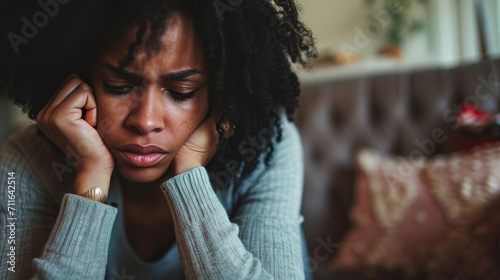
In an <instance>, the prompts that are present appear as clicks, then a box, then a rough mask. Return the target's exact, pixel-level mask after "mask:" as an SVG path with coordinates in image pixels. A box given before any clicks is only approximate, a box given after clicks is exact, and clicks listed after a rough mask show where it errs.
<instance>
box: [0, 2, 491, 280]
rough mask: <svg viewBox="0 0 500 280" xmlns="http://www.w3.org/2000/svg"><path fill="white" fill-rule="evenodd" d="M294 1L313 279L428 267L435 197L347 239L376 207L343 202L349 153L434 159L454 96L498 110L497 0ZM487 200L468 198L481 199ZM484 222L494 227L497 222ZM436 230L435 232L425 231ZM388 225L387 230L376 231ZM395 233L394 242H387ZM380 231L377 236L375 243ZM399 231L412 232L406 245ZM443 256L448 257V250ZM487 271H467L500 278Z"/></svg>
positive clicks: (2, 128) (350, 178)
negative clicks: (307, 56)
mask: <svg viewBox="0 0 500 280" xmlns="http://www.w3.org/2000/svg"><path fill="white" fill-rule="evenodd" d="M298 2H299V3H300V4H301V6H302V18H303V20H304V22H305V23H306V24H307V25H308V26H309V27H310V28H311V29H312V31H313V33H314V34H315V36H316V39H317V47H318V50H319V57H318V58H317V59H316V60H315V61H313V62H312V65H311V69H309V70H308V71H305V70H303V69H300V68H299V67H297V73H298V76H299V79H300V81H301V84H302V89H303V90H302V99H301V108H300V109H299V111H298V114H297V120H296V123H297V126H298V128H299V131H300V133H301V137H302V141H303V144H304V157H305V168H306V170H305V182H304V186H305V190H304V199H303V211H302V212H303V214H304V217H305V221H304V225H303V227H304V230H305V234H306V239H307V245H308V248H309V255H310V259H309V262H310V264H311V272H312V274H313V275H314V278H315V279H332V278H334V279H365V277H367V275H369V276H370V277H369V279H403V278H411V277H418V275H419V272H422V271H424V272H425V273H427V272H428V271H429V268H428V266H426V265H427V264H426V261H427V260H429V259H432V257H433V256H435V255H436V254H437V253H436V252H435V251H432V247H433V246H434V247H436V248H437V247H438V246H437V245H438V244H441V245H442V244H446V242H447V241H446V240H447V238H444V237H443V236H448V235H447V234H448V233H447V232H445V231H444V230H443V229H442V227H441V228H440V227H439V226H436V224H433V225H432V226H426V225H425V221H426V220H427V218H426V217H429V216H430V215H434V214H432V213H426V212H425V211H427V210H426V209H439V207H437V206H436V205H435V204H436V203H434V204H432V203H431V202H428V203H427V204H425V205H424V206H422V209H421V210H419V211H420V212H417V214H416V217H417V218H415V219H416V220H417V221H418V223H417V224H416V225H417V227H416V228H414V229H415V230H406V233H405V234H408V232H413V233H414V235H413V237H412V238H413V239H411V238H406V239H405V238H403V239H401V238H399V235H398V234H399V233H400V232H398V231H397V230H394V228H384V227H380V225H378V226H377V225H376V224H377V223H376V222H374V223H373V224H372V225H374V226H373V227H372V228H369V229H365V230H362V231H358V232H357V235H356V236H357V238H358V239H359V240H357V241H356V240H355V241H353V238H354V237H353V228H354V227H355V225H356V223H355V222H354V214H356V215H357V216H356V217H358V218H359V217H367V218H366V219H364V221H368V220H369V221H373V217H374V216H375V214H373V213H375V212H376V211H375V210H373V209H371V210H370V205H372V204H373V205H375V204H376V203H375V202H373V203H371V202H367V203H366V205H368V206H367V207H368V208H364V209H362V210H360V209H358V210H359V211H358V210H356V211H357V212H356V211H354V210H353V206H355V202H356V201H359V199H357V198H356V196H357V195H359V194H360V193H361V190H360V189H359V188H358V187H359V186H358V185H357V182H359V178H358V176H359V174H360V173H359V172H358V171H359V169H360V166H359V165H357V164H358V163H357V162H356V160H355V159H356V155H357V153H358V152H359V150H360V149H363V148H371V149H375V150H377V151H380V152H386V153H391V154H394V155H398V156H400V157H401V158H403V157H408V156H410V157H411V156H412V155H413V156H414V157H416V155H423V156H424V157H425V158H432V157H433V156H434V155H437V154H442V153H444V154H447V153H450V152H455V151H457V150H459V149H458V146H459V145H458V144H459V142H460V136H459V135H458V130H457V129H456V126H455V124H456V123H457V122H456V120H457V117H456V116H457V114H458V113H459V108H460V106H461V105H462V104H464V102H468V103H470V104H472V105H473V107H474V108H476V109H481V110H485V111H486V112H489V113H498V112H499V110H500V106H499V105H500V102H499V100H500V82H499V80H500V61H499V57H500V0H299V1H298ZM0 117H1V118H2V120H4V121H2V122H0V143H2V142H3V141H4V140H5V139H6V137H7V136H8V135H9V134H10V133H12V132H13V131H15V130H18V129H20V128H22V127H24V126H26V125H29V124H30V123H32V121H30V120H28V119H27V118H26V117H25V116H24V115H23V114H22V112H20V110H19V109H18V108H15V107H14V106H12V105H10V103H9V102H6V101H5V100H1V103H0ZM438 132H439V133H438ZM442 139H444V140H443V141H441V140H442ZM379 165H382V164H379ZM399 166H400V165H399ZM397 167H398V165H396V168H397ZM498 167H499V168H500V165H499V166H498ZM498 181H499V182H500V175H499V180H498ZM488 184H489V183H488ZM483 185H484V184H483ZM407 189H408V188H403V189H402V190H400V189H397V190H396V191H394V193H396V194H395V195H394V197H395V198H394V197H393V198H394V199H393V201H392V202H391V201H389V202H387V203H386V204H384V203H382V206H383V207H386V206H388V207H386V208H384V209H386V212H383V213H385V214H384V215H386V216H391V215H394V213H396V212H395V211H396V210H397V211H399V212H401V211H403V210H401V209H404V206H405V205H412V201H409V200H405V199H403V198H405V196H404V194H405V190H407ZM491 190H492V191H490V192H488V193H489V194H490V196H488V199H489V198H490V197H494V196H495V195H496V196H498V193H499V192H500V184H499V183H496V184H493V185H492V187H491ZM387 191H388V192H391V190H387ZM422 192H424V191H422ZM462 193H464V192H462ZM465 193H470V192H467V190H466V191H465ZM398 194H400V196H398ZM453 195H454V194H453ZM453 195H451V196H453ZM368 197H370V195H368ZM482 199H483V198H482ZM488 199H486V198H484V199H483V200H481V201H483V202H482V203H479V204H478V205H482V206H481V207H483V206H485V205H487V203H486V201H488ZM366 201H370V199H367V200H366ZM366 201H365V202H366ZM464 201H467V199H464ZM397 202H399V204H398V203H397ZM429 203H430V204H429ZM497 204H498V203H497ZM395 205H396V206H398V205H399V206H398V207H399V208H398V207H396V206H395ZM464 205H465V204H464ZM471 205H472V204H471ZM389 206H390V207H389ZM469 206H470V205H469ZM469 206H467V207H469ZM472 206H474V205H472ZM472 206H471V207H472ZM391 207H392V208H391ZM456 207H458V208H456V209H462V208H460V207H462V206H456ZM463 207H465V206H463ZM358 208H359V204H358ZM443 208H445V207H443ZM387 209H388V210H387ZM398 209H399V210H398ZM464 209H465V208H464ZM481 209H482V208H481ZM372 210H373V211H372ZM353 211H354V212H353ZM360 211H361V212H363V211H364V212H363V213H364V215H365V216H363V215H361V214H360ZM412 211H413V210H412ZM440 211H441V212H439V213H440V214H435V215H436V216H439V217H441V218H440V219H444V218H443V217H442V216H443V215H444V214H443V212H446V211H445V210H440ZM403 212H404V211H403ZM403 212H401V213H403ZM410 212H411V211H410ZM497 212H500V211H497ZM404 213H406V212H404ZM411 213H413V212H411ZM379 214H380V213H379ZM402 215H403V214H402ZM404 215H406V214H404ZM391 217H392V216H391ZM379 218H380V217H379ZM379 220H380V219H379ZM443 224H445V222H444V221H443ZM413 226H415V225H413ZM446 227H447V228H453V227H452V226H450V225H447V226H446ZM403 228H404V229H408V228H411V226H410V227H408V226H407V227H403ZM494 228H496V229H500V225H498V226H495V227H494ZM417 229H420V230H424V232H419V231H418V230H417ZM435 229H439V232H438V233H436V232H433V230H435ZM387 232H391V234H392V235H384V234H385V233H387ZM424 235H425V236H426V238H430V237H429V236H438V235H439V236H440V237H439V238H437V237H436V238H434V237H433V238H434V239H432V238H431V239H432V240H434V241H433V242H430V243H429V242H427V241H426V240H427V239H426V240H424V241H422V240H421V239H419V238H420V236H424ZM398 238H399V240H400V241H401V240H403V241H401V242H399V241H398V242H396V240H398ZM354 239H356V238H354ZM381 239H383V240H385V243H384V242H379V241H380V240H381ZM367 240H368V241H367ZM377 240H378V241H377ZM405 240H413V241H412V242H413V247H412V246H410V245H411V244H410V245H408V244H405V242H404V241H405ZM436 240H439V242H437V241H436ZM475 240H489V239H487V238H476V239H475ZM495 240H496V241H494V242H493V243H492V244H493V245H492V244H490V243H488V245H487V246H489V247H488V248H497V247H498V248H500V236H498V238H497V239H495ZM455 241H456V240H455ZM488 242H489V241H488ZM495 242H496V243H495ZM373 244H376V245H377V246H378V245H379V244H386V247H387V248H389V249H387V248H386V247H384V248H385V249H384V250H385V251H383V250H382V249H380V248H379V249H374V248H373V246H372V245H373ZM429 244H431V245H432V246H431V245H429ZM495 244H496V245H495ZM370 246H372V247H370ZM391 246H392V247H391ZM495 246H496V247H495ZM377 248H378V247H377ZM401 248H403V249H401ZM342 250H343V251H342ZM380 250H382V251H380ZM497 251H498V250H497ZM352 252H354V253H352ZM356 252H357V253H358V255H356ZM374 252H375V253H374ZM380 252H383V253H380ZM391 252H392V253H391ZM415 252H418V254H415ZM440 254H441V255H442V254H444V253H442V252H441V253H440ZM499 255H500V254H498V252H497V256H499ZM366 256H369V257H370V258H369V259H366ZM401 256H405V257H404V258H403V257H401ZM413 256H414V257H413ZM469 256H470V255H469ZM465 259H467V258H465ZM433 260H434V259H433ZM475 260H477V258H475V257H474V259H473V260H472V261H475ZM481 260H482V259H481ZM435 261H436V262H439V261H443V260H435ZM488 261H491V260H485V261H484V262H485V263H487V262H488ZM434 263H435V262H434ZM481 263H482V261H481ZM496 263H497V264H498V262H496ZM497 266H498V265H497ZM372 267H376V268H382V270H383V271H378V270H375V271H374V270H372V269H371V268H372ZM446 267H448V268H450V267H451V268H454V265H453V263H452V262H451V261H449V263H447V266H446ZM463 267H467V265H466V264H463ZM367 268H370V269H367ZM434 268H435V267H434ZM482 269H483V270H485V268H484V267H483V268H482ZM348 270H351V271H350V272H344V271H348ZM386 270H387V271H390V272H386ZM471 270H473V269H471ZM401 271H403V272H401ZM433 271H434V272H435V270H433ZM477 271H482V270H481V269H478V270H477ZM425 273H424V274H425ZM493 273H496V272H493ZM425 275H426V276H427V274H425ZM491 275H497V274H491ZM497 276H498V278H494V276H492V278H488V277H486V278H485V277H479V278H477V277H476V278H473V279H500V275H497ZM447 277H448V276H447ZM418 279H427V278H425V277H424V278H418ZM432 279H445V278H444V277H443V278H432ZM447 279H468V278H466V277H462V276H460V277H459V278H454V276H450V277H449V278H447Z"/></svg>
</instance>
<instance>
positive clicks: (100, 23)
mask: <svg viewBox="0 0 500 280" xmlns="http://www.w3.org/2000/svg"><path fill="white" fill-rule="evenodd" d="M53 3H55V4H53V6H52V11H54V10H56V9H55V8H54V7H55V5H58V7H57V9H58V14H57V15H55V16H54V17H53V18H51V20H53V21H54V23H53V22H50V24H52V26H53V29H49V26H47V29H46V30H42V29H40V35H38V36H40V37H41V36H47V38H46V40H45V41H44V42H47V41H48V42H50V44H49V45H50V46H46V45H44V43H40V42H39V41H34V42H33V43H32V42H29V44H31V45H29V44H24V45H23V44H19V45H17V47H18V51H19V53H20V55H19V57H13V58H12V60H11V61H8V63H11V64H12V65H16V68H15V69H14V68H11V69H8V71H6V70H4V71H5V72H4V73H8V74H9V75H7V76H4V77H8V78H4V79H3V83H2V90H3V91H6V92H8V93H9V94H11V97H12V98H13V99H14V101H16V102H17V103H18V104H21V105H28V107H27V110H28V115H29V116H30V117H32V118H36V121H37V126H38V130H39V131H41V132H42V133H40V132H38V133H37V127H35V126H32V127H29V128H28V129H26V130H24V131H22V132H20V133H18V134H16V135H13V136H11V138H10V139H9V140H8V141H7V142H6V143H5V144H4V146H3V148H2V151H1V166H2V174H1V175H0V176H2V184H3V185H4V186H3V188H2V190H1V192H0V196H1V199H2V202H4V201H8V200H10V201H12V203H13V204H12V205H13V206H14V207H11V209H9V208H8V207H7V203H3V204H2V206H1V207H2V211H3V213H2V216H1V217H2V223H3V224H5V225H8V224H9V223H10V222H11V221H15V223H16V224H15V226H16V229H15V231H14V235H15V237H14V238H13V239H14V240H15V241H14V243H13V244H10V243H9V234H2V235H1V237H2V238H1V239H2V240H0V241H1V242H2V243H1V244H2V245H3V247H2V264H1V265H2V273H3V274H4V275H7V276H8V277H12V278H14V279H25V278H30V277H34V278H36V279H39V278H40V279H103V278H105V279H133V278H134V277H135V279H165V278H168V279H182V278H187V279H194V278H196V279H200V278H201V279H302V278H304V267H303V264H302V261H303V257H302V251H301V237H300V233H301V231H300V225H301V222H302V217H301V215H300V212H299V211H300V202H301V195H302V154H301V147H300V139H299V136H298V133H297V131H296V128H295V127H294V126H293V124H292V123H291V122H290V121H291V119H292V116H293V112H294V111H295V109H296V107H297V99H298V96H299V84H298V81H297V78H296V76H295V74H294V73H293V72H292V71H291V69H290V61H292V62H300V63H302V64H303V65H304V64H305V61H306V60H307V59H309V58H312V57H313V56H314V46H313V41H312V38H311V33H310V31H309V30H308V29H307V28H305V27H304V26H303V24H302V23H301V22H300V21H299V20H298V15H297V9H296V6H295V4H294V2H293V1H291V0H288V1H274V2H272V3H271V2H269V1H263V0H252V1H228V2H225V1H218V0H216V1H206V0H205V1H201V0H200V1H194V0H193V1H185V0H183V1H180V0H179V1H175V0H174V1H149V2H147V3H146V2H145V1H142V2H137V3H134V2H127V3H125V4H124V3H116V2H109V1H108V2H75V3H72V2H71V3H68V4H64V5H63V4H61V3H60V4H57V3H59V2H55V1H54V2H53ZM68 26H70V27H71V28H69V27H68ZM42 31H43V32H46V33H45V34H46V35H43V33H42ZM62 34H65V37H64V38H61V36H62ZM51 36H53V37H51ZM37 39H39V38H35V39H33V40H37ZM47 39H49V40H47ZM23 48H24V49H23ZM23 51H24V52H25V54H24V55H23V54H22V52H23ZM42 51H44V52H45V53H44V54H45V56H44V57H43V58H40V57H39V56H38V54H37V52H42ZM26 57H27V58H26ZM30 57H31V58H30ZM33 57H35V58H36V59H37V61H35V63H34V61H33V60H32V59H33ZM33 73H36V74H35V75H33ZM52 80H57V81H61V80H62V82H57V83H58V84H51V82H49V81H52ZM45 92H47V93H48V94H44V93H45ZM280 112H282V113H280ZM286 115H288V118H287V117H286ZM11 175H12V176H11ZM7 176H10V177H9V178H7ZM12 181H14V182H15V183H14V184H15V186H16V187H15V189H14V191H13V192H11V193H9V192H7V190H12V189H9V186H10V185H9V186H8V184H9V183H11V182H12ZM111 202H115V203H116V204H117V205H116V204H114V203H111ZM9 210H14V211H11V212H9ZM13 218H16V220H14V219H13ZM7 244H10V245H12V246H13V247H10V245H9V246H7ZM11 251H15V258H14V261H13V262H12V261H11V259H12V257H11V256H9V254H10V253H11ZM4 258H6V259H4ZM4 260H5V261H4ZM8 261H11V263H8ZM12 267H14V268H12ZM14 270H15V272H14Z"/></svg>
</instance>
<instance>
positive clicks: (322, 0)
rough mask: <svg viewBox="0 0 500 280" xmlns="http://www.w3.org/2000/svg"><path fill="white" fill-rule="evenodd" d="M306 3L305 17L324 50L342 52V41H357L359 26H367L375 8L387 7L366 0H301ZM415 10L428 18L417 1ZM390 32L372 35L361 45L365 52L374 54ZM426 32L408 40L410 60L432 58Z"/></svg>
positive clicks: (321, 49)
mask: <svg viewBox="0 0 500 280" xmlns="http://www.w3.org/2000/svg"><path fill="white" fill-rule="evenodd" d="M298 2H299V3H300V4H301V5H302V7H303V13H302V19H303V20H304V21H305V22H306V24H307V25H308V26H309V27H310V28H311V29H312V30H313V32H314V33H315V34H316V37H317V40H318V42H317V46H318V49H319V51H320V52H325V51H334V52H337V53H339V52H342V48H341V46H342V44H343V43H347V44H351V45H354V44H355V39H356V36H357V33H356V31H355V30H356V28H359V29H361V30H364V29H365V27H366V24H367V23H368V22H369V21H370V15H371V13H373V12H377V11H381V10H383V7H381V6H377V7H374V8H373V9H372V8H370V7H368V6H366V5H365V4H364V1H363V0H298ZM378 2H382V1H378ZM383 2H385V1H383ZM413 7H414V8H412V11H411V13H412V14H413V15H416V16H418V17H423V18H424V19H425V20H427V18H428V16H427V11H426V8H425V7H423V6H419V5H414V6H413ZM385 39H386V33H385V32H382V33H380V34H379V35H378V36H375V37H373V38H372V39H371V41H370V44H368V45H367V46H364V47H362V48H360V49H361V51H362V53H363V55H366V56H373V54H375V53H376V52H377V50H378V49H379V48H380V47H381V46H382V45H383V44H384V42H385ZM429 48H430V47H429V43H428V35H427V33H426V32H422V33H418V34H414V35H413V36H411V37H409V39H408V40H407V43H406V44H405V47H404V49H405V53H406V54H410V55H407V56H406V57H405V60H406V61H420V60H422V59H429V57H430V49H429Z"/></svg>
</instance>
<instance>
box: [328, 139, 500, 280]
mask: <svg viewBox="0 0 500 280" xmlns="http://www.w3.org/2000/svg"><path fill="white" fill-rule="evenodd" d="M356 161H357V167H358V177H357V181H356V199H355V202H354V205H353V208H352V209H351V218H352V220H353V222H354V227H353V229H352V230H351V231H350V232H349V233H348V235H347V237H346V238H345V240H344V242H343V244H342V246H341V249H340V252H339V254H338V256H337V257H336V258H335V259H334V260H333V262H332V266H333V267H334V268H335V269H337V270H338V269H348V270H350V269H353V270H366V269H367V268H368V269H369V268H376V269H380V268H382V269H399V270H401V269H402V270H404V271H405V272H406V274H407V275H408V276H412V275H416V274H417V273H422V272H425V273H430V274H433V273H434V274H438V273H439V271H441V270H440V267H439V265H438V264H443V265H444V264H445V263H446V261H445V259H446V258H448V257H449V258H450V259H451V258H452V257H453V256H451V255H448V256H446V257H443V254H449V252H450V251H451V249H450V248H453V245H452V244H451V243H450V242H457V238H459V237H457V236H461V237H460V238H468V237H467V236H464V234H463V232H468V230H469V229H470V228H471V225H472V224H474V219H476V218H475V217H477V215H478V214H477V213H483V211H484V209H486V207H490V204H491V203H493V201H497V202H496V203H499V202H498V201H499V200H498V199H496V198H498V197H500V143H498V142H495V143H491V144H486V145H484V146H480V147H477V148H475V149H473V150H471V151H469V152H463V153H456V154H451V155H448V156H439V157H436V158H434V159H431V160H428V161H424V160H422V161H410V160H407V159H405V158H403V157H395V156H388V155H385V154H382V153H379V152H376V151H373V150H363V151H361V152H359V153H358V154H357V157H356ZM495 199H496V200H495ZM497 208H500V207H497ZM459 233H461V234H459ZM497 248H498V247H497ZM498 266H500V265H498ZM443 279H444V278H443ZM460 279H462V278H460Z"/></svg>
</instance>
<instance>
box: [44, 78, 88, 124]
mask: <svg viewBox="0 0 500 280" xmlns="http://www.w3.org/2000/svg"><path fill="white" fill-rule="evenodd" d="M95 107H96V103H95V99H94V96H93V94H92V89H91V88H90V86H88V85H87V84H85V83H84V82H83V81H82V80H81V79H80V78H79V77H78V76H70V77H68V79H67V80H66V81H65V82H63V84H61V86H60V89H59V91H57V92H56V93H55V94H54V95H53V96H52V98H51V99H50V100H49V102H48V103H47V104H46V105H45V107H44V108H43V109H42V110H41V111H40V113H39V114H38V115H37V118H36V119H37V122H38V123H39V125H40V124H41V125H42V126H43V124H44V123H45V124H47V123H48V122H49V121H50V120H51V119H52V120H54V119H57V118H65V117H71V118H81V115H82V111H81V109H82V108H85V109H86V110H89V111H91V112H90V114H89V116H88V118H87V117H86V120H87V119H88V121H89V124H91V125H92V126H95V123H96V117H95ZM65 113H68V114H65ZM54 114H56V115H54Z"/></svg>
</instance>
